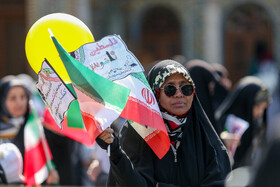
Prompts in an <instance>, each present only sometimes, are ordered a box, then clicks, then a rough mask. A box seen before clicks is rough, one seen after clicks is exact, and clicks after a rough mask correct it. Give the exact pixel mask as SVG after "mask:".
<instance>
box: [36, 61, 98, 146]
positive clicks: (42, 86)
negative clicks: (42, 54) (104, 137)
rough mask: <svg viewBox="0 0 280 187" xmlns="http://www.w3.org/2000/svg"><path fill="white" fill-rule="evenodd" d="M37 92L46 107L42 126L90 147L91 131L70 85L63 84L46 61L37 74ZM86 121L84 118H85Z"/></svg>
mask: <svg viewBox="0 0 280 187" xmlns="http://www.w3.org/2000/svg"><path fill="white" fill-rule="evenodd" d="M36 87H37V90H38V92H39V94H40V96H41V98H42V99H43V101H44V102H45V104H46V106H47V110H45V112H44V115H43V119H44V126H46V128H49V129H51V130H54V131H56V132H58V133H60V134H63V135H65V136H68V137H70V138H72V139H74V140H77V141H79V142H81V143H84V144H86V145H89V146H90V145H92V144H93V142H94V140H95V139H94V136H93V134H92V133H89V132H90V131H91V130H93V129H92V128H91V127H90V126H86V125H85V124H84V121H83V117H82V114H81V111H80V107H79V103H78V101H77V99H76V95H75V92H74V90H73V87H72V85H71V84H65V83H64V82H63V81H62V80H61V79H60V77H59V76H58V74H57V73H56V72H55V70H54V69H53V68H52V66H51V65H50V63H49V62H48V61H47V60H44V62H43V63H42V67H41V70H40V72H39V73H38V82H37V84H36ZM85 120H86V117H85Z"/></svg>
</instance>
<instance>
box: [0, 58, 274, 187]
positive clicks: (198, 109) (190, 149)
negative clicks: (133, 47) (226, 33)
mask: <svg viewBox="0 0 280 187" xmlns="http://www.w3.org/2000/svg"><path fill="white" fill-rule="evenodd" d="M146 74H147V77H146V78H147V80H148V83H149V84H150V87H151V89H152V91H153V93H154V95H155V97H156V100H157V103H158V105H159V108H160V111H161V114H162V117H163V120H164V123H165V126H166V129H167V132H168V136H169V139H170V149H169V151H168V152H167V153H166V155H165V156H164V157H163V158H162V159H159V158H158V157H157V156H156V154H155V153H154V152H153V150H152V149H151V148H150V147H149V146H148V145H147V143H146V142H145V141H144V140H143V138H142V137H141V136H140V135H139V134H138V133H137V132H136V131H135V129H134V128H133V127H132V126H131V123H130V121H126V122H125V124H124V125H123V127H122V129H121V130H120V132H115V131H116V130H115V131H114V130H113V129H112V128H110V127H109V128H107V129H105V130H104V131H103V132H102V133H101V134H100V135H99V136H98V137H97V139H96V142H97V143H96V144H95V145H94V146H93V147H88V146H85V145H83V144H81V143H79V142H77V141H75V140H73V139H70V138H68V137H66V136H63V135H61V134H59V133H56V132H54V131H52V130H51V129H48V128H44V133H45V136H46V139H47V142H48V145H49V147H50V151H51V153H52V156H53V163H54V167H53V168H52V171H51V172H50V173H49V176H48V178H47V179H46V180H45V181H44V182H43V183H42V184H43V185H44V184H46V185H47V184H56V185H61V186H63V185H67V186H69V185H75V186H106V185H108V186H230V184H231V183H232V184H233V183H234V184H235V185H236V184H240V186H242V185H244V186H248V185H251V186H261V184H266V183H265V182H267V181H270V182H271V184H278V183H280V182H279V181H277V180H278V179H277V176H278V175H277V172H278V171H279V170H280V169H278V168H275V167H277V165H279V162H278V161H277V160H278V159H277V155H278V154H279V151H278V149H279V148H280V147H279V145H280V144H279V141H277V139H278V138H279V134H280V131H279V130H280V128H279V127H278V126H279V120H277V119H280V117H279V116H280V110H278V108H277V107H275V106H279V104H280V103H279V101H280V98H279V97H280V96H279V93H280V91H279V90H280V87H279V83H278V86H277V87H276V88H275V89H273V90H274V92H273V93H271V91H270V90H269V89H268V88H267V87H266V85H265V84H264V83H263V81H262V80H261V78H258V77H257V76H252V75H250V76H249V75H248V76H244V77H242V78H241V79H240V80H239V81H238V82H237V83H236V84H232V82H231V81H230V79H229V71H228V70H227V69H226V68H225V67H224V66H223V65H221V64H210V63H208V62H205V61H203V60H199V59H193V60H190V61H188V62H185V61H184V62H177V61H176V60H175V58H174V60H171V59H168V60H162V61H158V62H157V63H155V65H154V66H153V67H152V68H150V70H149V71H148V72H146ZM26 77H28V79H29V81H27V78H26ZM31 79H32V78H31V77H30V76H28V75H24V76H23V75H17V76H15V75H9V76H5V77H3V78H2V79H1V80H0V100H1V104H0V179H1V183H4V184H10V183H14V184H21V183H23V182H24V177H23V172H24V171H23V164H24V162H23V161H24V159H25V155H24V154H25V145H24V135H25V134H24V127H25V124H26V121H27V119H28V117H29V114H30V108H31V107H34V106H35V107H36V108H38V110H37V111H38V113H39V115H40V116H41V117H42V114H40V113H42V112H41V111H43V110H44V109H45V106H44V103H43V102H42V101H41V100H40V98H39V99H38V94H37V93H36V89H34V86H35V82H34V81H33V82H32V81H30V80H31ZM32 80H33V79H32ZM277 81H278V80H277ZM273 102H274V103H273ZM42 120H43V119H42ZM108 145H110V150H109V151H110V153H109V155H110V156H108V154H107V152H106V151H108V149H107V148H108ZM15 160H16V161H15ZM273 161H274V162H273ZM12 164H13V165H15V166H13V167H11V165H12ZM240 168H247V170H246V171H248V173H249V175H248V178H247V179H248V180H247V181H246V184H242V182H244V180H242V179H241V178H240V177H238V175H233V174H234V171H239V170H237V169H240ZM277 169H278V170H277ZM249 170H250V172H249ZM251 171H253V172H251ZM262 175H263V176H265V177H260V176H262ZM238 182H239V183H238Z"/></svg>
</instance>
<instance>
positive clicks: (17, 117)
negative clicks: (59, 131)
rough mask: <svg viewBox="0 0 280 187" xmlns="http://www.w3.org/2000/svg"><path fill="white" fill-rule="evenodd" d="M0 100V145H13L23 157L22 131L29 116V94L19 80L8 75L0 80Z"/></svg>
mask: <svg viewBox="0 0 280 187" xmlns="http://www.w3.org/2000/svg"><path fill="white" fill-rule="evenodd" d="M0 100H1V104H0V143H8V142H11V143H14V144H15V145H16V146H17V147H18V148H19V150H20V152H21V154H22V155H24V141H23V134H24V133H23V130H24V125H25V122H26V121H27V118H28V115H29V105H28V100H29V92H28V90H27V89H26V87H25V86H24V84H23V83H22V82H21V80H19V79H17V78H16V76H13V75H9V76H6V77H3V78H2V79H1V82H0ZM15 102H17V103H18V105H16V104H15Z"/></svg>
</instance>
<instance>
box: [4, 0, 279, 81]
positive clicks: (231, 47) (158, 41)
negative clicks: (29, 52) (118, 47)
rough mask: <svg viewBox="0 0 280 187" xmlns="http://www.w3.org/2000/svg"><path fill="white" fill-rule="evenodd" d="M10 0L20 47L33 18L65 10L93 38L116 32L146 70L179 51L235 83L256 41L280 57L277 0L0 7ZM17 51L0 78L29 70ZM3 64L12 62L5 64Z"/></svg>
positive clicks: (32, 0) (84, 0)
mask: <svg viewBox="0 0 280 187" xmlns="http://www.w3.org/2000/svg"><path fill="white" fill-rule="evenodd" d="M11 1H14V2H15V3H14V5H9V7H13V6H14V7H15V6H19V7H21V14H20V15H19V16H18V19H19V20H18V21H22V22H23V23H24V24H23V25H22V26H21V30H20V29H18V28H17V29H16V28H14V29H15V31H14V32H16V31H17V30H18V31H21V34H20V35H21V39H19V40H18V41H19V42H21V45H20V46H21V47H23V46H24V40H25V37H26V34H27V32H28V29H29V28H30V27H31V25H32V24H33V23H34V22H35V21H36V20H38V19H39V18H41V17H42V16H44V15H47V14H50V13H54V12H64V13H68V14H71V15H73V16H76V17H77V18H79V19H80V20H82V21H83V22H84V23H85V24H86V25H87V26H88V27H89V28H90V30H91V31H92V34H93V35H94V37H95V40H99V39H101V38H102V37H104V36H106V35H110V34H119V35H120V36H121V37H122V38H123V40H124V41H125V42H126V43H127V45H128V48H129V49H130V50H131V51H132V52H133V53H134V54H135V55H136V57H137V58H138V59H139V60H140V62H141V63H142V64H143V66H144V68H146V69H147V70H148V69H149V67H150V66H151V65H152V64H153V62H154V61H157V60H161V59H166V58H173V57H174V56H175V55H182V56H184V59H185V60H184V62H185V61H188V60H190V59H193V58H199V59H203V60H205V61H207V62H209V63H220V64H223V65H225V66H226V67H227V68H228V70H229V72H230V78H231V79H232V80H233V82H236V81H237V80H238V79H239V78H240V77H242V76H244V75H246V74H247V73H248V71H249V66H250V62H251V61H252V59H253V58H254V55H255V54H254V52H255V47H256V45H257V43H258V42H260V41H261V42H264V43H266V46H267V49H268V52H269V53H270V54H271V58H273V59H274V60H275V61H276V62H279V60H280V32H279V31H280V28H279V26H280V20H279V19H280V1H279V0H266V1H263V0H173V1H170V0H102V1H101V0H79V1H77V0H59V1H57V0H45V1H37V0H25V1H20V0H3V1H1V2H0V9H6V10H7V4H9V3H8V2H11ZM3 2H4V3H3ZM5 2H6V4H5ZM22 2H23V3H22ZM10 4H11V3H10ZM5 6H6V8H3V7H5ZM11 12H12V11H10V13H11ZM14 12H16V11H14ZM1 14H2V13H1V11H0V20H2V22H1V21H0V27H2V28H1V29H0V31H1V30H2V33H3V29H4V31H5V28H6V25H5V24H3V18H2V16H1ZM14 14H15V13H14ZM4 19H5V18H4ZM6 21H7V20H6ZM4 22H5V21H4ZM23 30H24V32H23ZM6 33H10V32H8V31H6ZM8 35H9V34H8ZM0 37H2V38H3V37H4V36H3V34H1V36H0ZM10 38H13V37H11V36H10ZM7 43H9V41H8V40H7V39H6V44H7ZM13 45H16V41H13V42H12V44H11V46H10V48H8V49H5V50H4V46H6V45H5V44H3V43H2V44H1V43H0V47H1V48H0V49H1V50H0V51H1V52H0V55H1V56H3V54H1V53H2V52H3V50H4V51H7V50H13ZM17 50H21V52H20V54H21V58H20V59H17V58H16V57H14V58H10V57H9V55H10V56H13V55H12V54H9V55H6V54H5V55H4V57H3V58H2V59H1V63H0V64H1V68H0V69H1V70H0V75H1V76H3V75H5V74H14V73H19V72H20V71H24V72H27V73H31V74H32V73H33V72H32V70H30V68H29V65H28V63H27V60H26V58H24V55H25V54H24V47H23V48H20V47H18V49H17ZM22 55H23V57H22ZM7 59H8V60H7ZM19 61H20V62H19ZM6 63H7V64H10V65H3V64H6ZM16 63H22V64H24V66H23V65H22V64H21V66H18V65H16ZM12 64H14V65H12ZM277 64H278V63H277ZM15 67H18V69H16V68H15Z"/></svg>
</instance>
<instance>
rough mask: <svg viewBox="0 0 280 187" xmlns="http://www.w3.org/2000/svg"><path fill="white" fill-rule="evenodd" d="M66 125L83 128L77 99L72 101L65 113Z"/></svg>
mask: <svg viewBox="0 0 280 187" xmlns="http://www.w3.org/2000/svg"><path fill="white" fill-rule="evenodd" d="M66 118H67V126H68V127H73V128H81V129H82V128H84V123H83V118H82V116H81V111H80V106H79V103H78V101H77V100H75V101H73V102H72V103H71V104H70V106H69V109H68V111H67V113H66Z"/></svg>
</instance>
